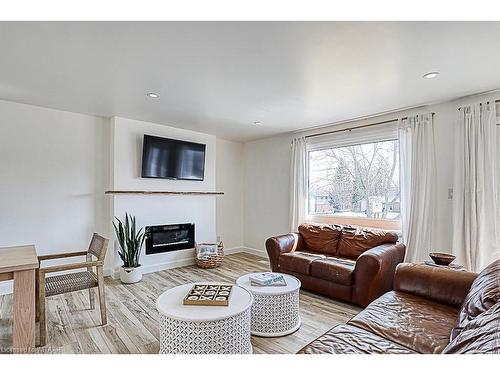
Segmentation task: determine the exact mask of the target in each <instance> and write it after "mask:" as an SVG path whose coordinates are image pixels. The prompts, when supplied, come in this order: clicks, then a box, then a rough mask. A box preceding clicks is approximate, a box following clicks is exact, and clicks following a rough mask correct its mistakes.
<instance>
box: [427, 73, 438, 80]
mask: <svg viewBox="0 0 500 375" xmlns="http://www.w3.org/2000/svg"><path fill="white" fill-rule="evenodd" d="M438 75H439V72H429V73H425V74H424V78H426V79H432V78H436V77H437V76H438Z"/></svg>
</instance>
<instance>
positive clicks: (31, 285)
mask: <svg viewBox="0 0 500 375" xmlns="http://www.w3.org/2000/svg"><path fill="white" fill-rule="evenodd" d="M37 268H38V258H37V255H36V250H35V246H34V245H24V246H15V247H4V248H0V281H6V280H14V296H13V298H14V307H13V323H14V326H13V329H12V337H13V352H14V353H33V352H34V351H35V272H36V269H37Z"/></svg>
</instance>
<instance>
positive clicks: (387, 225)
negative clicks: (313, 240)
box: [307, 215, 401, 231]
mask: <svg viewBox="0 0 500 375" xmlns="http://www.w3.org/2000/svg"><path fill="white" fill-rule="evenodd" d="M307 221H309V222H313V223H319V224H337V225H355V226H359V227H369V228H377V229H384V230H394V231H401V222H400V221H399V220H389V219H369V218H366V217H348V216H334V215H308V216H307Z"/></svg>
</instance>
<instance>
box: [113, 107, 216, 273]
mask: <svg viewBox="0 0 500 375" xmlns="http://www.w3.org/2000/svg"><path fill="white" fill-rule="evenodd" d="M111 127H112V134H113V136H112V141H111V149H112V151H111V152H112V158H111V163H112V168H111V170H112V176H113V177H112V182H113V186H111V190H166V191H215V186H216V139H215V136H213V135H207V134H203V133H197V132H193V131H189V130H183V129H178V128H174V127H170V126H164V125H159V124H153V123H148V122H143V121H136V120H129V119H124V118H119V117H114V118H113V119H112V121H111ZM144 134H149V135H156V136H160V137H168V138H175V139H182V140H186V141H192V142H197V143H204V144H206V145H207V147H206V154H205V179H204V181H181V180H166V179H146V178H141V177H140V176H141V160H142V140H143V135H144ZM216 199H218V198H217V197H216V196H213V195H208V196H205V195H197V196H190V195H184V196H183V195H152V196H144V195H115V196H113V207H114V208H113V215H114V216H116V217H118V218H124V217H125V212H128V213H129V214H132V215H134V216H136V220H137V225H138V226H139V227H144V226H147V225H161V224H175V223H194V224H195V238H196V241H197V242H214V241H215V240H216V239H217V235H216V224H215V220H216V201H215V200H216ZM115 246H117V245H115ZM115 254H116V253H115ZM193 261H194V251H193V250H180V251H175V252H169V253H161V254H153V255H146V254H145V253H144V250H143V254H142V256H141V264H142V265H143V266H144V267H145V272H150V271H155V270H159V269H165V268H170V267H176V266H180V265H185V264H190V263H193ZM114 265H115V267H117V268H119V267H120V266H121V260H120V259H119V258H118V256H117V254H116V256H115V261H114Z"/></svg>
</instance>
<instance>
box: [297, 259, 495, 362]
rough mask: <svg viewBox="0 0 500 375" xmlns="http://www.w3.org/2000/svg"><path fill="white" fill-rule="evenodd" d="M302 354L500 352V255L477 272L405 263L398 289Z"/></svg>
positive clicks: (396, 281)
mask: <svg viewBox="0 0 500 375" xmlns="http://www.w3.org/2000/svg"><path fill="white" fill-rule="evenodd" d="M299 353H301V354H304V353H305V354H319V353H333V354H348V353H357V354H366V353H378V354H383V353H401V354H410V353H428V354H430V353H454V354H458V353H495V354H500V260H497V261H495V262H494V263H492V264H491V265H490V266H488V267H487V268H486V269H484V270H483V271H482V272H481V273H480V274H479V276H478V275H477V274H475V273H471V272H463V271H456V270H451V269H441V268H436V267H431V266H426V265H416V264H409V263H403V264H400V265H398V267H397V269H396V273H395V277H394V290H393V291H390V292H387V293H385V294H384V295H383V296H381V297H380V298H378V299H377V300H375V301H374V302H372V303H371V304H370V305H369V306H368V307H367V308H366V309H364V310H363V311H361V312H360V313H359V314H358V315H356V316H355V317H354V318H352V319H351V320H350V321H349V322H348V323H347V324H342V325H339V326H336V327H334V328H333V329H331V330H330V331H328V332H327V333H325V334H324V335H322V336H320V337H319V338H318V339H316V340H314V341H313V342H311V343H310V344H308V345H307V346H305V347H304V348H303V349H301V350H300V351H299Z"/></svg>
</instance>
